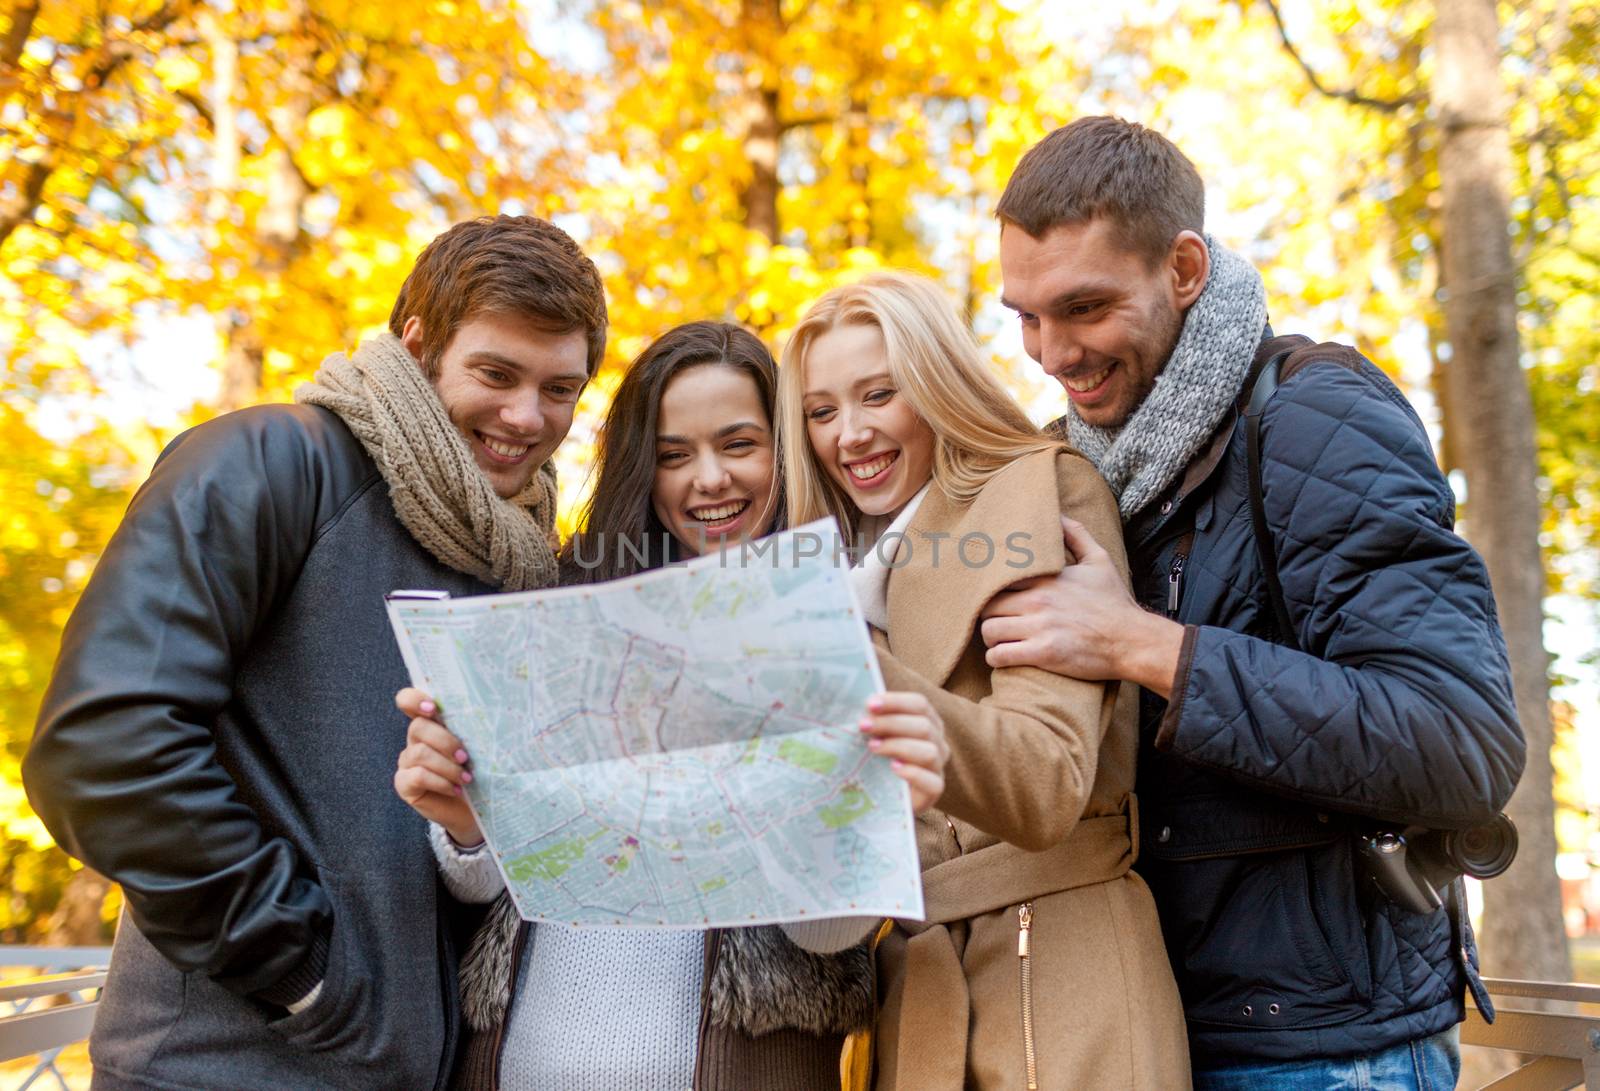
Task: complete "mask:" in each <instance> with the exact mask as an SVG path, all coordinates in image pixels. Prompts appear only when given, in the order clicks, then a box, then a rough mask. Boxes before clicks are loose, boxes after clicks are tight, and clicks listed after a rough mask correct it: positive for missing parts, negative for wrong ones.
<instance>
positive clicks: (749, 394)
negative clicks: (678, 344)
mask: <svg viewBox="0 0 1600 1091" xmlns="http://www.w3.org/2000/svg"><path fill="white" fill-rule="evenodd" d="M773 449H774V448H773V441H772V420H771V418H770V417H769V416H768V414H767V407H766V405H765V404H763V402H762V400H761V391H760V390H759V389H757V387H756V384H755V380H753V379H752V378H751V377H750V376H749V375H746V374H745V373H744V372H743V371H740V370H738V369H737V368H732V367H726V366H723V365H721V364H698V365H696V366H694V367H690V368H686V369H684V370H683V371H680V372H679V373H678V374H677V375H675V376H673V378H672V380H671V381H670V382H668V383H667V387H666V389H665V390H663V391H662V393H661V408H660V410H659V411H658V413H657V416H656V471H655V484H654V486H653V487H652V488H651V490H650V502H651V506H652V507H653V508H654V510H655V513H656V517H657V518H658V519H660V520H661V523H662V525H663V526H665V527H666V528H667V530H668V532H669V533H671V535H672V536H673V538H675V539H677V541H678V544H679V545H680V546H681V547H682V548H683V549H684V551H685V552H687V553H690V554H699V553H701V552H704V551H706V550H708V549H714V548H716V547H718V546H720V545H725V544H727V543H729V542H737V541H743V540H746V539H749V538H759V537H760V536H761V535H763V534H765V533H767V531H768V529H770V528H771V526H772V521H773V517H774V516H775V515H776V514H777V512H776V509H775V506H774V504H773V498H772V490H773V485H774V482H773V465H774V460H773Z"/></svg>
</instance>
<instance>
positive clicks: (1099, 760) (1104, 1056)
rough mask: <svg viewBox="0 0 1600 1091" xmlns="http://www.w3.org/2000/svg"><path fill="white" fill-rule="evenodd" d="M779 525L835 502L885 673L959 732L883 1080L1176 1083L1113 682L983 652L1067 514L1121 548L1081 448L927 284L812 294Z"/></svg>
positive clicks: (905, 948) (902, 932) (894, 985)
mask: <svg viewBox="0 0 1600 1091" xmlns="http://www.w3.org/2000/svg"><path fill="white" fill-rule="evenodd" d="M778 413H779V432H780V436H781V442H782V444H783V462H784V465H785V478H786V489H787V494H788V504H789V525H790V526H799V525H801V524H803V523H806V522H809V521H810V520H813V519H817V518H821V517H825V516H828V515H833V516H835V517H836V518H837V519H838V521H839V524H840V526H841V527H842V528H843V529H844V532H845V534H846V535H847V536H848V538H849V539H850V545H851V547H852V550H853V552H855V553H856V554H857V555H858V556H859V557H860V560H859V561H858V562H857V567H856V570H855V573H854V577H855V579H856V584H857V591H858V593H859V595H860V597H861V599H862V607H863V610H864V611H865V613H866V615H867V617H868V619H869V621H871V622H872V624H873V626H874V629H875V632H874V639H875V641H876V643H877V646H878V654H879V660H880V662H881V664H882V667H883V674H884V680H885V682H886V684H887V687H888V688H889V689H892V690H907V691H914V692H921V693H922V694H923V695H924V696H926V697H927V698H928V699H929V701H930V702H931V703H932V705H933V707H934V708H935V709H936V710H937V712H938V714H939V716H940V717H941V718H942V719H943V721H944V725H945V732H946V741H947V743H948V745H949V748H950V757H949V762H948V764H947V765H946V767H945V788H944V793H943V795H942V797H941V798H940V800H939V802H938V806H937V809H933V810H929V811H926V812H924V813H922V814H921V815H919V816H918V818H917V843H918V849H919V851H920V854H921V858H922V868H923V883H924V889H925V891H926V896H927V913H928V919H927V920H926V921H925V922H920V921H897V922H895V925H894V927H893V929H892V930H891V931H890V932H889V933H888V934H887V935H886V936H885V937H884V938H883V940H882V942H881V943H880V945H879V947H878V973H879V996H880V1000H881V1007H880V1011H879V1016H878V1025H877V1051H878V1052H877V1062H876V1078H875V1086H876V1087H877V1088H879V1089H880V1091H888V1089H894V1091H960V1089H961V1088H966V1087H977V1088H1049V1089H1063V1091H1065V1089H1076V1088H1091V1087H1092V1088H1097V1089H1104V1088H1162V1089H1167V1088H1183V1087H1187V1086H1188V1084H1189V1065H1188V1054H1187V1048H1186V1045H1185V1036H1184V1026H1183V1011H1182V1008H1181V1006H1180V1005H1179V1001H1178V993H1177V988H1176V986H1175V985H1174V983H1173V978H1172V973H1171V970H1170V969H1169V967H1168V964H1167V958H1166V952H1165V949H1164V947H1163V944H1162V941H1161V933H1160V928H1159V925H1158V923H1157V919H1156V913H1155V907H1154V905H1153V903H1152V901H1151V898H1150V893H1149V890H1148V889H1147V888H1146V887H1145V885H1144V883H1143V882H1142V881H1141V880H1140V879H1139V877H1138V876H1137V875H1135V874H1133V873H1132V872H1131V871H1129V866H1130V864H1131V863H1132V862H1133V854H1134V850H1133V846H1134V843H1135V839H1134V824H1135V821H1136V820H1135V817H1134V811H1133V807H1134V803H1133V798H1132V795H1131V791H1132V787H1133V775H1134V753H1135V745H1136V742H1137V739H1136V735H1135V730H1136V729H1135V720H1134V718H1133V716H1132V715H1131V712H1132V710H1131V709H1128V710H1125V712H1126V713H1128V714H1123V715H1117V716H1113V706H1114V704H1115V697H1116V694H1115V691H1114V690H1113V689H1110V688H1108V687H1107V686H1105V685H1104V684H1101V683H1090V682H1079V681H1075V680H1072V679H1067V678H1062V677H1059V676H1057V675H1054V674H1050V673H1047V672H1044V671H1041V670H1036V669H1033V668H1002V669H995V670H991V669H990V668H989V666H988V665H987V664H986V662H985V659H984V644H983V640H982V639H981V637H980V635H979V632H978V626H979V615H980V613H981V611H982V610H983V607H984V605H985V604H986V603H987V602H988V601H989V599H990V598H992V597H993V596H994V595H996V594H997V593H999V592H1001V591H1002V590H1004V589H1006V588H1007V587H1008V586H1010V585H1012V584H1015V583H1016V582H1017V581H1019V580H1025V579H1029V578H1032V577H1040V576H1053V575H1055V574H1056V573H1058V572H1059V571H1060V570H1061V569H1062V568H1063V567H1064V566H1065V565H1066V564H1067V563H1069V558H1068V557H1067V556H1066V553H1065V550H1064V548H1063V546H1062V540H1061V516H1062V515H1070V516H1071V517H1072V518H1074V519H1076V520H1078V521H1079V522H1081V523H1083V524H1084V525H1085V526H1086V527H1087V528H1088V529H1089V532H1090V533H1091V534H1093V535H1094V536H1095V538H1096V539H1097V540H1098V541H1102V542H1108V543H1117V544H1116V545H1115V546H1114V547H1113V548H1114V550H1115V558H1116V561H1117V563H1118V564H1119V565H1123V567H1124V569H1125V567H1126V565H1125V561H1124V559H1123V555H1122V550H1121V545H1120V543H1121V541H1122V537H1121V526H1120V522H1119V520H1118V516H1117V507H1116V502H1115V501H1114V500H1113V499H1112V496H1111V493H1110V491H1109V489H1107V487H1106V485H1105V483H1104V482H1103V481H1102V480H1101V479H1100V477H1099V476H1098V475H1097V474H1096V473H1095V471H1094V468H1093V467H1092V466H1091V465H1090V464H1089V463H1088V462H1087V461H1086V460H1085V459H1084V458H1082V457H1081V456H1079V455H1078V454H1077V453H1075V452H1073V451H1071V450H1069V449H1067V448H1065V447H1064V446H1063V445H1062V444H1060V443H1058V442H1056V441H1054V440H1052V439H1050V438H1049V437H1047V436H1045V435H1043V434H1042V433H1040V432H1039V430H1038V429H1036V428H1035V427H1033V425H1032V424H1030V423H1029V421H1028V419H1027V416H1026V415H1025V414H1024V413H1023V411H1022V409H1021V407H1020V406H1018V405H1017V404H1016V402H1015V401H1014V400H1013V399H1012V398H1011V397H1010V396H1009V395H1008V394H1007V393H1006V391H1005V390H1004V388H1003V387H1001V386H1000V384H999V382H998V381H997V380H996V379H995V378H994V376H993V375H992V374H991V373H990V371H989V369H988V368H987V367H986V366H985V364H984V362H983V360H982V358H981V356H980V353H979V350H978V346H977V344H976V343H975V341H974V340H973V338H972V335H971V333H970V332H969V331H968V330H967V328H966V327H965V325H964V324H963V323H962V322H961V321H960V319H959V318H958V317H957V315H956V312H955V309H954V307H953V306H952V305H951V303H950V302H949V301H948V300H947V299H946V298H945V296H944V295H943V294H942V293H941V292H940V290H939V289H938V288H937V287H936V286H935V285H934V284H933V283H932V282H930V281H927V280H925V279H923V278H920V277H914V276H909V275H904V274H878V275H874V276H871V277H868V278H867V279H866V280H863V281H861V282H860V283H858V284H854V285H850V286H848V287H844V288H839V289H836V290H834V291H832V292H830V293H828V294H827V295H825V296H823V297H822V298H821V299H820V300H818V301H817V303H816V304H815V305H814V306H813V307H812V308H811V309H810V311H809V312H807V314H806V315H805V317H804V319H803V320H802V321H801V322H800V324H799V326H798V327H797V328H796V330H795V332H794V334H793V336H792V337H791V338H790V340H789V343H788V346H787V348H786V349H785V352H784V361H783V367H782V368H781V369H780V379H779V397H778Z"/></svg>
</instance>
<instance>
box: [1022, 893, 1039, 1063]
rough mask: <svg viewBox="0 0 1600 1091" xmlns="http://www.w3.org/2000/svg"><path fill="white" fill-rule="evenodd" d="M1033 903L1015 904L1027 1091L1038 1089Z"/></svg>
mask: <svg viewBox="0 0 1600 1091" xmlns="http://www.w3.org/2000/svg"><path fill="white" fill-rule="evenodd" d="M1032 937H1033V903H1032V902H1023V903H1022V904H1021V905H1019V906H1017V964H1018V968H1019V969H1020V971H1021V974H1022V1057H1023V1061H1024V1062H1025V1063H1026V1064H1027V1066H1028V1091H1039V1056H1038V1053H1037V1052H1036V1051H1035V1050H1034V1045H1033V943H1032Z"/></svg>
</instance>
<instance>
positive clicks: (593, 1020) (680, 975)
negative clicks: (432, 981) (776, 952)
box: [430, 825, 705, 1091]
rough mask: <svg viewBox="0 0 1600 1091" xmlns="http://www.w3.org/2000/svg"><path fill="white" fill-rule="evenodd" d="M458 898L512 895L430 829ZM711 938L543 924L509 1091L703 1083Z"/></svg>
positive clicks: (647, 1089)
mask: <svg viewBox="0 0 1600 1091" xmlns="http://www.w3.org/2000/svg"><path fill="white" fill-rule="evenodd" d="M430 833H431V835H432V836H431V838H430V840H431V841H432V843H433V850H434V855H435V856H436V857H437V858H438V861H439V871H440V874H441V875H442V876H443V877H444V882H445V885H446V886H447V887H449V888H450V893H452V894H454V895H455V896H456V898H458V899H459V900H461V901H464V902H487V901H491V900H493V899H494V898H495V897H496V896H498V895H499V893H500V891H501V890H502V889H504V886H503V882H502V880H501V877H500V872H499V869H497V868H496V867H495V864H494V858H493V857H492V856H491V855H490V854H489V853H488V852H486V851H484V850H483V847H482V846H479V847H478V848H477V849H474V850H471V851H463V850H462V849H460V848H458V847H457V846H456V845H455V843H454V842H453V841H451V840H450V838H449V836H448V835H447V834H446V833H445V832H444V830H443V829H442V828H440V827H439V826H437V825H435V826H433V827H432V829H431V830H430ZM704 970H705V933H703V932H696V931H688V930H684V929H675V928H581V929H580V928H571V927H568V926H565V925H559V924H549V923H546V924H541V925H539V926H538V927H537V928H535V929H534V933H533V940H532V942H531V943H529V944H527V945H525V946H524V948H523V952H522V965H521V967H520V968H519V971H520V972H519V974H518V977H517V992H516V995H515V996H514V997H513V998H512V1001H511V1012H510V1015H509V1018H508V1019H507V1022H506V1028H505V1040H504V1042H503V1044H502V1047H501V1051H500V1058H501V1059H500V1087H501V1089H502V1091H677V1089H680V1088H681V1089H684V1091H687V1089H688V1088H689V1087H690V1086H691V1085H692V1084H693V1083H694V1062H695V1046H696V1042H697V1039H698V1036H699V1029H700V988H701V982H702V981H703V979H704Z"/></svg>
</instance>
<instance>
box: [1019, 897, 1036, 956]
mask: <svg viewBox="0 0 1600 1091" xmlns="http://www.w3.org/2000/svg"><path fill="white" fill-rule="evenodd" d="M1032 932H1033V903H1032V902H1023V903H1022V904H1021V905H1019V906H1017V957H1018V958H1027V957H1028V956H1029V954H1030V946H1029V942H1028V937H1029V936H1030V935H1031V934H1032Z"/></svg>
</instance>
